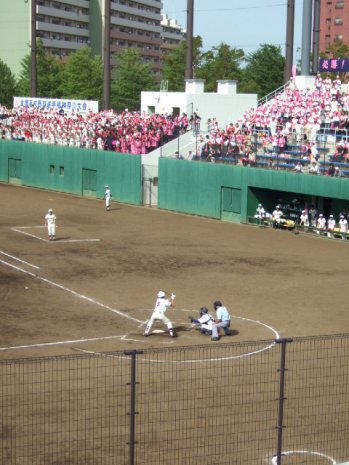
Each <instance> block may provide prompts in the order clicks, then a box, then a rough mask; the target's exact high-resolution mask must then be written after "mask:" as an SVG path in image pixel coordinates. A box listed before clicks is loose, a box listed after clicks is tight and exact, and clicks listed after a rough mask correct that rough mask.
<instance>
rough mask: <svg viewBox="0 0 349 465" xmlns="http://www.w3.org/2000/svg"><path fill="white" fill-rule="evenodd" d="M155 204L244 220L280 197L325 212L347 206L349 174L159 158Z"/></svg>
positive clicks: (273, 206) (275, 202) (273, 205)
mask: <svg viewBox="0 0 349 465" xmlns="http://www.w3.org/2000/svg"><path fill="white" fill-rule="evenodd" d="M158 189H159V191H158V207H159V208H162V209H166V210H173V211H178V212H183V213H189V214H194V215H201V216H206V217H210V218H217V219H223V220H227V221H233V222H246V221H247V219H248V217H249V216H253V215H254V213H255V210H256V206H257V204H258V203H262V204H263V206H264V207H265V208H266V210H267V211H273V210H274V208H275V205H276V204H277V203H279V202H280V201H283V202H285V203H286V202H291V201H292V200H293V199H294V198H297V199H298V200H299V201H300V202H301V203H303V204H307V205H311V204H314V205H315V206H316V207H318V208H319V209H320V210H321V211H323V212H324V213H325V214H330V213H333V214H337V213H339V211H340V210H341V209H342V208H343V207H344V206H347V205H348V206H349V179H347V178H340V179H338V178H330V177H327V176H313V175H310V174H298V173H292V172H287V171H276V170H268V169H262V168H250V167H239V166H232V165H224V164H213V163H207V162H193V161H186V160H173V159H168V158H161V159H160V160H159V187H158Z"/></svg>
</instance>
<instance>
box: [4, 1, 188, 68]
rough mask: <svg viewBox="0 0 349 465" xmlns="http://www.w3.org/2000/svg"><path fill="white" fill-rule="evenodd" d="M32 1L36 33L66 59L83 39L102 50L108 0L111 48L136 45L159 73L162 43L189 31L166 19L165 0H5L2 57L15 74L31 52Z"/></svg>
mask: <svg viewBox="0 0 349 465" xmlns="http://www.w3.org/2000/svg"><path fill="white" fill-rule="evenodd" d="M33 1H35V2H36V23H35V27H36V37H38V38H41V40H42V41H43V45H44V47H45V49H46V50H47V51H48V52H49V53H51V54H52V55H55V56H57V57H59V58H60V59H62V60H64V59H66V57H67V56H68V55H69V54H71V53H72V52H75V51H76V50H78V49H79V48H80V47H82V46H83V45H89V46H90V47H91V49H92V52H93V53H94V54H100V55H102V54H103V53H102V52H103V44H104V34H103V31H104V24H105V21H106V16H105V11H106V10H105V6H106V2H107V1H109V2H110V53H111V54H113V53H114V54H115V53H117V52H119V51H120V50H121V49H122V48H125V47H127V48H131V47H133V48H137V49H138V50H139V52H140V54H141V57H142V60H143V62H144V63H149V64H150V65H151V67H152V69H153V71H154V73H155V74H157V73H159V71H160V69H161V57H162V54H163V48H164V47H165V48H166V47H167V46H168V44H170V40H171V41H172V42H171V44H172V45H173V44H175V43H176V40H177V43H178V42H179V41H180V40H182V39H183V38H184V37H185V33H184V31H182V30H181V29H180V27H179V26H178V25H176V24H174V23H173V22H169V23H166V22H165V23H164V24H162V23H163V15H162V2H161V0H11V1H10V0H6V8H3V9H2V11H1V16H0V58H1V59H2V60H3V61H4V62H5V63H7V64H8V66H9V67H10V68H11V69H12V71H13V72H14V73H15V74H18V72H19V70H20V68H21V60H22V59H23V57H24V56H25V55H27V54H29V53H30V43H31V30H32V28H31V24H32V18H31V2H33ZM170 30H172V32H171V33H170ZM169 36H170V38H169ZM166 44H167V45H166Z"/></svg>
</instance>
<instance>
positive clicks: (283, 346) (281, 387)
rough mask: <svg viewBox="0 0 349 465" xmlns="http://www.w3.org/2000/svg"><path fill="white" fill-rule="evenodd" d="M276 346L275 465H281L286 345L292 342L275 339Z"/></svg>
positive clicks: (284, 339)
mask: <svg viewBox="0 0 349 465" xmlns="http://www.w3.org/2000/svg"><path fill="white" fill-rule="evenodd" d="M275 342H276V343H277V344H281V360H280V369H279V372H280V385H279V399H278V401H279V413H278V424H277V430H278V437H277V452H276V465H281V456H282V430H283V428H284V425H283V418H284V401H285V400H286V397H285V371H286V370H287V368H285V366H286V344H288V343H290V342H293V339H286V338H283V339H276V340H275Z"/></svg>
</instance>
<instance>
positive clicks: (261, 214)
mask: <svg viewBox="0 0 349 465" xmlns="http://www.w3.org/2000/svg"><path fill="white" fill-rule="evenodd" d="M265 216H266V214H265V210H264V207H263V205H262V204H261V203H259V204H258V207H257V209H256V213H255V215H254V217H255V218H257V219H258V220H259V223H261V222H262V220H264V218H265Z"/></svg>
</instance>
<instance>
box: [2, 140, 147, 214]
mask: <svg viewBox="0 0 349 465" xmlns="http://www.w3.org/2000/svg"><path fill="white" fill-rule="evenodd" d="M0 181H3V182H10V183H13V184H18V185H24V186H31V187H39V188H44V189H50V190H55V191H60V192H67V193H71V194H76V195H86V196H90V197H97V198H101V197H103V194H104V189H105V185H106V184H108V185H110V187H111V191H112V194H113V199H114V200H116V201H119V202H124V203H130V204H134V205H140V204H141V202H142V198H141V185H142V182H141V157H140V156H138V155H129V154H121V153H115V152H107V151H98V150H89V149H80V148H76V149H75V148H68V147H60V146H51V145H44V144H34V143H28V142H18V141H6V140H0Z"/></svg>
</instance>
